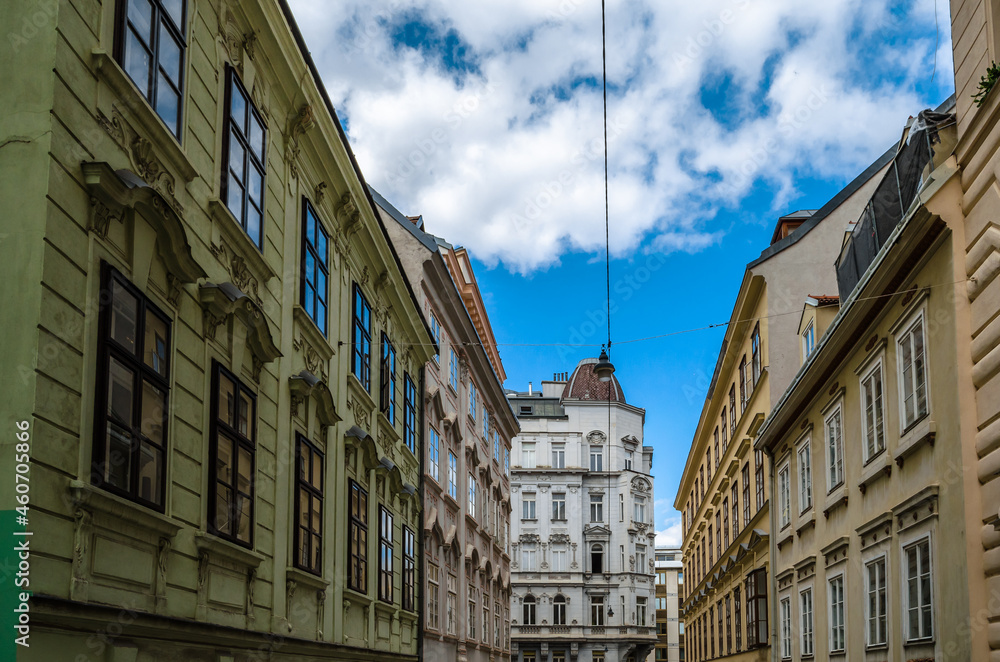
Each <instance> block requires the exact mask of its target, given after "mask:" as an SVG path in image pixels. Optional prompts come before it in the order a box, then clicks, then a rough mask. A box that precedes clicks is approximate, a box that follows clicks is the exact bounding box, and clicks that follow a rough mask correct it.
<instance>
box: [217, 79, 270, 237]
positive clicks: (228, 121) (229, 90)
mask: <svg viewBox="0 0 1000 662" xmlns="http://www.w3.org/2000/svg"><path fill="white" fill-rule="evenodd" d="M225 86H226V89H225V95H224V99H225V106H224V107H223V111H222V112H223V115H222V118H223V129H222V131H223V133H222V157H221V162H222V169H221V171H220V173H219V175H220V182H221V183H220V188H219V191H220V193H219V198H220V200H221V201H222V203H223V204H224V205H225V206H226V209H228V210H229V212H230V213H231V214H232V215H233V217H234V218H235V219H236V222H237V223H239V225H240V227H241V228H243V231H244V232H245V233H246V234H247V238H248V239H249V240H250V243H252V244H254V246H256V247H257V250H258V251H260V252H261V253H263V252H264V224H265V223H264V219H265V215H264V207H265V205H264V198H265V197H266V196H267V139H268V131H267V124H266V123H265V122H264V118H263V116H262V115H261V114H260V111H258V110H257V107H256V105H254V102H253V99H252V98H251V96H250V93H249V92H247V89H246V88H245V87H244V86H243V81H242V80H240V77H239V75H238V74H237V72H236V69H235V68H233V66H232V65H231V64H228V63H227V64H226V71H225ZM234 87H235V88H236V89H237V91H238V92H239V93H240V95H241V96H242V97H243V98H244V99H245V100H246V106H247V108H246V116H245V117H244V119H243V126H240V127H236V126H234V125H235V120H234V118H233V116H232V108H233V88H234ZM252 119H256V121H257V123H258V124H259V125H260V129H261V153H260V154H259V155H258V154H256V153H255V152H254V150H252V149H251V148H250V136H249V135H248V134H249V133H250V120H252ZM234 129H235V130H236V131H238V133H236V137H237V139H238V140H239V141H240V146H241V147H242V148H243V154H244V159H243V179H242V181H239V183H240V185H241V188H242V196H241V201H240V213H239V214H237V213H236V212H235V211H233V209H232V207H230V206H229V178H230V175H232V176H233V177H234V178H235V177H236V173H234V172H231V171H232V168H231V167H230V166H231V163H230V162H229V156H230V153H231V147H232V146H231V144H230V141H231V138H232V136H233V134H234ZM250 167H253V168H254V169H255V170H257V172H258V174H259V175H260V197H261V199H260V200H259V201H258V202H259V209H258V211H259V212H260V227H259V228H257V233H258V237H257V240H256V241H254V239H253V237H252V235H251V234H250V229H249V226H250V223H249V220H248V218H247V215H248V205H250V204H252V202H251V198H250V193H249V191H248V188H249V187H248V183H249V172H248V168H250Z"/></svg>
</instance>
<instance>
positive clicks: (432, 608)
mask: <svg viewBox="0 0 1000 662" xmlns="http://www.w3.org/2000/svg"><path fill="white" fill-rule="evenodd" d="M440 576H441V575H440V569H439V568H438V566H437V565H435V564H433V563H428V564H427V627H429V628H430V629H432V630H437V629H438V628H439V627H440V618H439V615H438V592H439V590H440V588H441V580H440Z"/></svg>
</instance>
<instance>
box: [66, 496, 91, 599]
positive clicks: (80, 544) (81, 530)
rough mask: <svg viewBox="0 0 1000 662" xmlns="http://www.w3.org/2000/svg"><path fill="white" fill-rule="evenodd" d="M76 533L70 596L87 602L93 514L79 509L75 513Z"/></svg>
mask: <svg viewBox="0 0 1000 662" xmlns="http://www.w3.org/2000/svg"><path fill="white" fill-rule="evenodd" d="M74 516H75V519H76V531H75V532H74V540H73V584H72V587H71V589H70V595H71V596H72V598H73V599H74V600H82V601H86V600H87V588H88V586H89V582H88V580H87V566H88V564H89V561H90V535H91V522H92V521H93V517H94V516H93V514H92V513H91V512H90V511H89V510H87V509H85V508H77V509H76V512H75V513H74Z"/></svg>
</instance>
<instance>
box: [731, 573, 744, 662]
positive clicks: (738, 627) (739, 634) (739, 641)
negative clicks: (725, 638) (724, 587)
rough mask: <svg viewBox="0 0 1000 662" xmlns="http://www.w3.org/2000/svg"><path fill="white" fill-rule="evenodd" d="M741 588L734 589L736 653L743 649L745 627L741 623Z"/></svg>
mask: <svg viewBox="0 0 1000 662" xmlns="http://www.w3.org/2000/svg"><path fill="white" fill-rule="evenodd" d="M741 608H742V603H741V602H740V587H739V586H737V587H736V588H734V589H733V635H734V638H735V639H736V651H735V652H737V653H739V652H740V651H741V650H742V649H743V625H742V624H741V623H740V609H741Z"/></svg>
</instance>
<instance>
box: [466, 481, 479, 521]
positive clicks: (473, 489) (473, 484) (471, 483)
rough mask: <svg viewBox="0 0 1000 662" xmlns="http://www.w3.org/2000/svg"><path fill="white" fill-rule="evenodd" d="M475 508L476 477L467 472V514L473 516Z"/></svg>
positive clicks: (475, 512) (475, 511)
mask: <svg viewBox="0 0 1000 662" xmlns="http://www.w3.org/2000/svg"><path fill="white" fill-rule="evenodd" d="M477 512H478V511H477V510H476V477H475V476H473V475H472V474H469V513H468V514H469V515H472V516H473V517H475V516H476V514H477Z"/></svg>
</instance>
